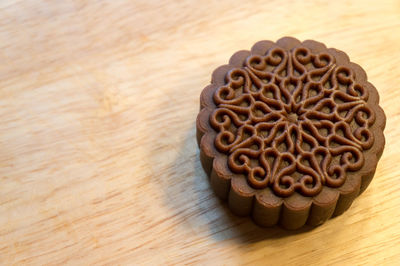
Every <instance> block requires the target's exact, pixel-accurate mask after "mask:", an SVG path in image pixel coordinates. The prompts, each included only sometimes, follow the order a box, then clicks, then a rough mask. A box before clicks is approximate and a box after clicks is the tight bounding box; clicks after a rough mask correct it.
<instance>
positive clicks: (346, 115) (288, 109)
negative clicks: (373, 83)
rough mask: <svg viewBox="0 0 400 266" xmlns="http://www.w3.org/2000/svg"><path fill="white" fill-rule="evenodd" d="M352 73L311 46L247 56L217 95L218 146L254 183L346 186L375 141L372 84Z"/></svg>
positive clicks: (300, 188) (287, 190)
mask: <svg viewBox="0 0 400 266" xmlns="http://www.w3.org/2000/svg"><path fill="white" fill-rule="evenodd" d="M354 75H355V74H354V73H353V71H352V70H351V69H350V68H348V67H344V66H338V65H336V63H335V59H334V57H332V56H331V55H330V54H328V53H319V54H313V53H312V52H311V51H310V50H309V49H308V48H305V47H297V48H294V49H292V50H291V51H290V52H287V51H285V50H283V49H281V48H279V47H276V48H271V49H270V50H269V51H268V52H267V54H266V55H264V56H260V55H251V56H249V57H248V58H247V59H246V61H245V63H244V64H243V67H240V68H235V69H232V70H231V71H229V72H228V73H227V75H226V78H225V81H226V82H225V85H224V86H220V87H219V88H218V89H217V90H216V91H215V93H214V95H213V99H214V103H215V104H216V108H215V110H214V111H213V112H212V114H211V115H210V124H211V126H212V127H213V128H214V130H215V131H216V132H217V134H216V137H215V141H214V144H215V147H216V148H217V150H218V151H219V152H221V153H224V154H226V155H227V156H228V166H229V168H230V170H231V171H232V172H233V173H237V174H244V175H245V176H246V178H247V181H248V183H249V184H250V185H251V186H252V187H253V188H256V189H262V188H265V187H267V186H269V187H270V188H271V189H272V190H273V191H274V193H275V194H277V195H279V196H284V197H286V196H290V195H292V194H293V193H294V192H295V191H297V192H299V193H300V194H302V195H305V196H314V195H317V194H318V193H319V192H320V191H321V190H322V187H323V186H328V187H340V186H341V185H342V184H343V183H344V181H345V179H346V175H347V173H348V172H349V171H357V170H359V169H360V168H361V167H362V166H363V164H364V155H363V151H365V150H368V149H369V148H371V146H372V145H373V143H374V136H373V134H372V133H371V131H370V127H371V126H372V124H373V123H374V121H375V114H374V111H373V110H372V109H371V108H370V107H369V106H368V104H367V100H368V90H367V89H365V88H364V87H363V86H361V85H360V84H358V83H357V82H356V81H355V76H354Z"/></svg>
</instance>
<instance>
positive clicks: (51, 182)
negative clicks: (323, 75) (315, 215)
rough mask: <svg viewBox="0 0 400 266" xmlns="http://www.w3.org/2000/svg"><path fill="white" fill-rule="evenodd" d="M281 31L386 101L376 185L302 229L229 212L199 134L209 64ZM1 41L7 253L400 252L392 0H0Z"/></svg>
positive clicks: (329, 257)
mask: <svg viewBox="0 0 400 266" xmlns="http://www.w3.org/2000/svg"><path fill="white" fill-rule="evenodd" d="M89 2H90V3H89ZM285 35H289V36H295V37H297V38H298V39H300V40H305V39H316V40H319V41H321V42H324V43H325V44H327V46H328V47H335V48H338V49H340V50H343V51H346V52H347V53H348V54H349V55H350V58H351V60H352V61H354V62H356V63H358V64H360V65H361V66H363V67H364V69H365V70H366V72H367V73H368V77H369V80H370V82H372V83H373V84H374V85H375V86H376V88H377V89H378V91H379V93H380V95H381V106H382V107H383V109H384V110H385V112H386V115H387V126H386V130H385V135H386V143H387V145H386V148H385V151H384V153H383V156H382V158H381V160H380V163H379V165H378V169H377V172H376V175H375V178H374V179H373V181H372V183H371V185H370V186H369V188H368V189H367V191H366V192H364V194H362V195H361V196H360V197H359V198H358V199H356V201H355V202H354V204H353V206H352V207H351V208H350V210H348V211H347V212H346V213H345V214H343V215H342V216H340V217H337V218H334V219H332V220H330V221H328V222H327V223H325V224H324V225H323V226H321V227H318V228H316V229H314V230H308V229H304V230H302V231H297V232H287V231H284V230H282V229H279V228H272V229H261V228H259V227H257V226H255V225H254V224H253V223H252V222H251V221H250V220H249V219H248V218H238V217H235V216H233V215H232V214H230V212H229V210H228V209H227V208H226V207H225V205H224V204H222V203H221V202H219V201H218V200H217V198H216V197H215V196H214V194H213V192H212V191H211V189H210V186H209V184H208V181H207V178H206V175H205V174H204V172H203V170H202V169H201V166H200V162H199V151H198V148H197V146H196V140H195V119H196V115H197V112H198V109H199V94H200V92H201V90H202V89H203V87H204V86H205V85H207V84H208V83H209V81H210V76H211V72H212V71H213V70H214V69H215V68H216V67H218V66H219V65H222V64H225V63H227V60H228V59H229V57H230V56H231V55H232V54H233V53H234V52H235V51H237V50H241V49H249V48H250V47H251V46H252V44H254V43H255V42H256V41H258V40H262V39H270V40H277V39H278V38H280V37H282V36H285ZM0 47H1V48H0V59H1V64H0V264H4V265H12V264H15V265H20V264H31V265H49V264H50V265H52V264H65V263H68V264H73V265H77V264H86V265H92V264H109V265H116V264H125V265H126V264H149V265H154V264H183V263H202V264H217V265H218V264H233V265H238V264H263V265H265V264H271V265H272V264H274V265H279V264H282V265H284V264H285V265H321V264H323V265H325V264H332V265H335V264H336V265H346V264H348V265H362V264H371V265H377V264H381V265H394V264H396V263H398V262H399V260H400V215H399V210H400V209H399V205H400V179H399V175H400V164H399V162H400V127H399V124H400V107H399V106H400V103H399V102H400V88H399V87H400V85H399V77H400V56H399V55H400V3H399V1H397V0H393V1H370V2H368V1H284V2H282V1H265V0H257V1H256V0H254V1H228V0H222V1H149V0H146V1H145V0H143V1H34V0H30V1H2V2H0Z"/></svg>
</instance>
